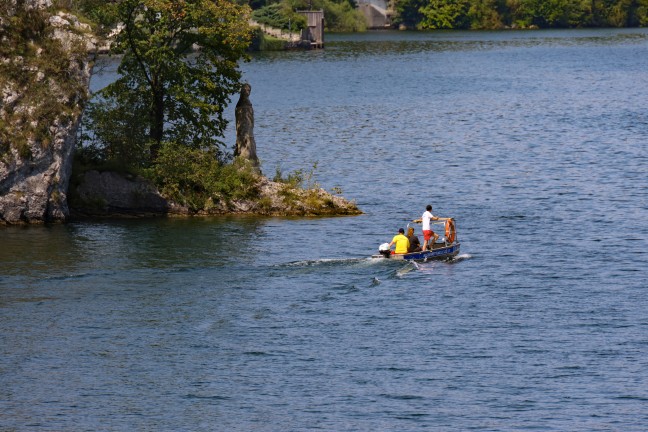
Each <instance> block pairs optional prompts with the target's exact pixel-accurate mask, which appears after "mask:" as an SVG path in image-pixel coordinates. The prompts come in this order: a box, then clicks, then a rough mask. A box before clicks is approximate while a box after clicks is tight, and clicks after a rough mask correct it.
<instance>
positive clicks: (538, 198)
mask: <svg viewBox="0 0 648 432" xmlns="http://www.w3.org/2000/svg"><path fill="white" fill-rule="evenodd" d="M242 70H243V72H244V77H245V79H246V80H247V81H249V82H250V84H251V85H252V95H251V100H252V103H253V105H254V109H255V115H256V125H255V136H256V142H257V147H258V153H259V156H260V158H261V160H262V169H263V171H264V173H265V174H267V175H268V176H270V177H272V176H273V175H274V173H275V172H276V171H277V170H279V171H281V172H283V173H287V172H290V171H294V170H296V169H302V170H303V171H304V172H306V173H309V172H310V170H311V168H312V167H313V166H314V165H316V169H315V170H314V176H313V177H312V178H310V179H308V180H309V181H310V182H311V183H313V184H314V183H316V182H317V183H318V184H319V185H321V186H322V187H324V188H326V189H329V190H331V189H332V188H334V187H339V188H341V189H342V190H343V194H344V196H346V197H348V198H351V199H355V200H356V201H357V204H358V205H359V207H360V208H361V209H362V210H363V211H364V212H365V214H364V215H362V216H358V217H342V218H263V217H253V216H246V217H218V218H197V219H153V220H122V221H78V222H72V223H69V224H66V225H55V226H41V227H29V228H16V227H9V228H3V229H0V245H1V247H0V329H1V333H0V430H8V431H14V430H15V431H23V430H24V431H27V430H29V431H31V430H47V431H61V430H74V431H77V430H79V431H81V430H88V431H96V430H111V431H112V430H115V431H117V430H119V431H121V430H151V431H152V430H155V431H214V430H219V431H252V430H254V431H306V430H309V431H310V430H326V431H377V430H385V431H410V430H412V431H413V430H434V431H445V430H447V431H455V430H456V431H465V430H546V431H565V430H583V431H610V430H615V431H616V430H619V431H621V430H622V431H642V430H646V429H648V312H647V311H648V293H647V291H646V288H648V287H647V286H646V279H647V278H648V256H647V252H648V187H647V186H648V185H647V179H648V168H646V167H647V166H648V151H647V150H646V143H648V31H646V30H645V29H640V30H637V29H635V30H595V31H593V30H575V31H526V32H513V31H510V32H468V33H465V32H434V33H410V32H372V33H367V34H358V35H335V36H328V39H327V45H326V49H325V50H322V51H308V52H287V53H266V54H258V55H254V56H253V58H252V61H251V62H249V63H244V64H243V65H242ZM111 73H112V72H111V68H110V67H107V68H106V69H104V70H103V71H101V73H99V75H98V76H97V77H95V81H94V82H93V86H94V88H95V89H96V88H99V87H101V86H102V85H105V82H108V81H110V80H111V79H113V78H114V75H111ZM111 77H112V78H111ZM234 102H235V100H234ZM228 115H229V116H230V118H233V113H232V112H231V111H229V112H228ZM233 136H234V135H233V133H232V132H231V131H230V132H228V136H227V140H228V142H230V143H232V142H233ZM426 204H432V205H433V206H434V211H435V213H437V214H439V215H440V216H453V217H455V218H456V220H457V225H458V229H459V239H460V240H461V248H462V251H461V254H460V256H459V257H458V259H456V260H454V261H453V262H449V263H448V262H429V263H422V264H420V265H418V266H415V265H412V264H408V263H403V262H400V263H399V262H385V261H381V260H375V259H374V260H372V259H370V258H369V256H370V255H371V254H373V253H375V251H376V249H377V247H378V245H379V244H380V243H383V242H385V241H389V240H390V239H391V237H392V236H393V235H394V234H395V232H396V230H397V229H398V228H399V227H404V226H406V225H407V223H408V221H410V220H411V219H414V218H417V217H420V214H421V213H422V212H423V210H424V208H425V205H426Z"/></svg>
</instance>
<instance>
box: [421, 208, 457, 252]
mask: <svg viewBox="0 0 648 432" xmlns="http://www.w3.org/2000/svg"><path fill="white" fill-rule="evenodd" d="M450 219H452V218H442V217H438V216H434V215H433V214H432V206H431V205H430V204H428V205H427V207H425V213H423V216H421V218H420V219H414V220H413V221H412V222H414V223H422V224H423V226H422V228H423V250H427V249H432V245H430V244H429V243H430V240H431V239H432V244H434V243H436V241H437V239H438V238H439V235H438V234H437V233H435V232H434V231H432V227H431V224H430V221H437V220H450Z"/></svg>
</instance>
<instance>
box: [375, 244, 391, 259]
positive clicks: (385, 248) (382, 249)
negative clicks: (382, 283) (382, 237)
mask: <svg viewBox="0 0 648 432" xmlns="http://www.w3.org/2000/svg"><path fill="white" fill-rule="evenodd" d="M378 252H379V253H380V255H382V256H384V257H385V258H389V256H390V254H391V251H390V250H389V243H383V244H381V245H380V246H378Z"/></svg>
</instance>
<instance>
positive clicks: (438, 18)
mask: <svg viewBox="0 0 648 432" xmlns="http://www.w3.org/2000/svg"><path fill="white" fill-rule="evenodd" d="M469 8H470V2H469V0H430V2H429V3H428V4H426V5H424V6H423V7H422V8H421V9H420V12H421V13H422V14H423V20H422V21H421V24H420V27H421V28H422V29H461V28H467V27H468V26H469V22H468V19H467V15H468V10H469Z"/></svg>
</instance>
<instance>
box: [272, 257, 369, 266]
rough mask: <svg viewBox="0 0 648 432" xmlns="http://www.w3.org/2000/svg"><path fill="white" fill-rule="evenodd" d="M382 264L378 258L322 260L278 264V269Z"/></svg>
mask: <svg viewBox="0 0 648 432" xmlns="http://www.w3.org/2000/svg"><path fill="white" fill-rule="evenodd" d="M379 262H381V259H377V258H321V259H316V260H303V261H292V262H288V263H284V264H278V265H277V267H317V266H348V265H352V266H366V265H374V264H377V263H379Z"/></svg>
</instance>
